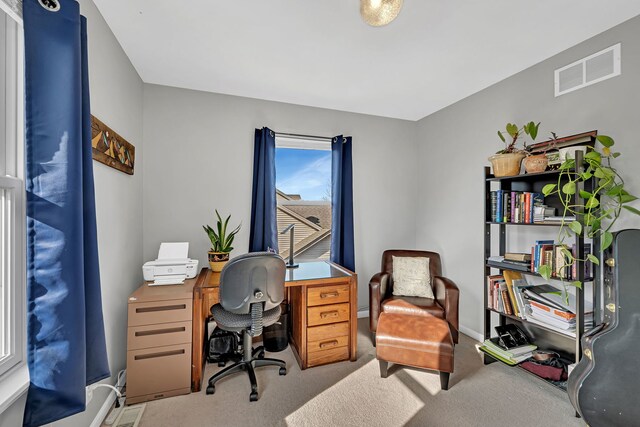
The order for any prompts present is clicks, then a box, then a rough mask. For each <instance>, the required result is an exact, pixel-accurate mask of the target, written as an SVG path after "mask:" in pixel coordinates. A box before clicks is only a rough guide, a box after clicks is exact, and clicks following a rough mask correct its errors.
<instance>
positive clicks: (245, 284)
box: [220, 252, 286, 314]
mask: <svg viewBox="0 0 640 427" xmlns="http://www.w3.org/2000/svg"><path fill="white" fill-rule="evenodd" d="M285 272H286V267H285V264H284V260H283V259H282V258H281V257H280V256H279V255H277V254H274V253H271V252H254V253H249V254H246V255H241V256H239V257H236V258H234V259H232V260H230V261H229V262H228V263H227V265H225V266H224V268H223V269H222V273H221V274H220V305H222V308H224V309H225V310H226V311H229V312H231V313H236V314H249V313H250V312H251V304H253V303H257V302H263V303H264V307H263V310H270V309H272V308H275V307H277V306H278V305H279V304H280V303H281V302H282V300H283V299H284V277H285Z"/></svg>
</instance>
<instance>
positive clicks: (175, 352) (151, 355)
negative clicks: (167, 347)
mask: <svg viewBox="0 0 640 427" xmlns="http://www.w3.org/2000/svg"><path fill="white" fill-rule="evenodd" d="M179 354H184V349H180V350H173V351H163V352H160V353H149V354H141V355H139V356H134V359H135V360H145V359H155V358H157V357H166V356H177V355H179Z"/></svg>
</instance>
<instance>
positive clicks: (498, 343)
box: [482, 337, 538, 357]
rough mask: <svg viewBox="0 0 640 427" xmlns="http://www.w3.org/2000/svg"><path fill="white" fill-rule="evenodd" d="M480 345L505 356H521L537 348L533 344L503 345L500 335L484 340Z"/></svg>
mask: <svg viewBox="0 0 640 427" xmlns="http://www.w3.org/2000/svg"><path fill="white" fill-rule="evenodd" d="M482 345H484V346H486V347H488V348H490V349H492V350H495V351H496V353H499V354H503V355H504V356H506V357H514V356H522V355H523V354H527V353H531V352H532V351H534V350H536V349H537V348H538V347H536V346H535V345H533V344H524V345H519V346H517V347H512V348H507V347H505V346H504V345H503V342H502V340H501V339H500V337H493V338H489V339H488V340H484V342H483V343H482Z"/></svg>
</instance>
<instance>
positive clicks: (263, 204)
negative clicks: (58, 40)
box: [249, 128, 278, 252]
mask: <svg viewBox="0 0 640 427" xmlns="http://www.w3.org/2000/svg"><path fill="white" fill-rule="evenodd" d="M269 249H273V250H275V251H276V252H277V251H278V224H277V220H276V135H275V134H274V133H273V131H272V130H271V129H269V128H262V129H256V132H255V143H254V149H253V191H252V193H251V231H250V236H249V252H261V251H266V250H269Z"/></svg>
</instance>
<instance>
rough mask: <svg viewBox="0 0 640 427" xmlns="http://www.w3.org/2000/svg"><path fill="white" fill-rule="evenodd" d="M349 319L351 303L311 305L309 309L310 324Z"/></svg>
mask: <svg viewBox="0 0 640 427" xmlns="http://www.w3.org/2000/svg"><path fill="white" fill-rule="evenodd" d="M348 320H349V304H348V303H345V304H332V305H321V306H318V307H310V308H308V309H307V323H308V325H309V326H318V325H326V324H329V323H338V322H346V321H348Z"/></svg>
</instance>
